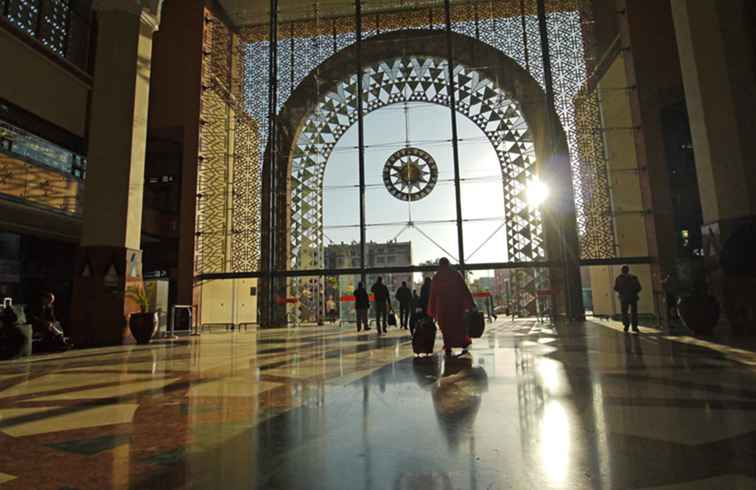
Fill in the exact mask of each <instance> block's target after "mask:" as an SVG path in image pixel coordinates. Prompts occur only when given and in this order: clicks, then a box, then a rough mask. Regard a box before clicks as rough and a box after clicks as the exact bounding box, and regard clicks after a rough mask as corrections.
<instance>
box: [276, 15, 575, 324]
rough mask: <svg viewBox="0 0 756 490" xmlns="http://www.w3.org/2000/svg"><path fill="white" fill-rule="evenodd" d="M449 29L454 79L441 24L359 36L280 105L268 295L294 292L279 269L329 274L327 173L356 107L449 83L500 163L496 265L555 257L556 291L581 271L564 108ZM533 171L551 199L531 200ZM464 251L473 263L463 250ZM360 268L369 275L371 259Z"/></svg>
mask: <svg viewBox="0 0 756 490" xmlns="http://www.w3.org/2000/svg"><path fill="white" fill-rule="evenodd" d="M450 37H451V38H452V45H453V46H454V50H453V54H452V59H453V76H452V77H451V78H450V77H449V71H450V70H449V63H448V53H447V51H446V44H445V43H442V42H438V40H439V32H438V31H424V30H412V31H397V32H393V33H390V34H385V35H379V36H375V37H373V38H370V39H369V40H367V41H364V42H363V43H362V44H361V45H360V48H361V49H360V52H359V58H358V53H357V46H356V45H353V46H350V47H347V48H345V49H343V50H341V51H340V52H338V53H337V54H336V55H335V56H333V57H331V58H330V59H328V60H327V61H326V62H324V63H323V64H322V65H320V66H319V67H318V70H317V72H316V73H312V74H311V75H309V76H308V77H306V78H305V79H304V80H303V81H302V82H301V83H300V85H299V87H298V88H297V89H296V90H295V91H294V92H293V93H292V95H291V96H290V97H289V99H288V100H287V101H286V103H285V104H284V105H283V107H282V108H281V110H280V111H279V113H278V116H277V118H276V126H277V129H278V131H277V132H276V139H275V140H274V145H275V146H274V148H275V150H274V151H273V152H271V147H270V146H269V147H268V150H267V155H268V158H266V164H267V165H268V167H267V168H266V171H264V172H263V175H264V176H265V177H267V180H266V182H265V184H264V188H265V189H268V190H271V191H272V192H268V195H270V196H271V197H272V199H270V200H269V201H267V202H264V203H263V207H264V211H263V232H264V235H266V234H267V236H264V237H263V240H262V243H263V264H264V267H266V268H267V270H268V275H267V281H266V282H265V283H264V284H265V285H264V289H265V290H266V291H267V292H268V293H269V294H268V297H269V298H270V299H271V300H273V298H287V297H288V296H290V294H289V291H288V289H287V282H286V281H285V280H283V279H282V278H281V277H280V276H281V275H280V274H278V273H280V272H284V271H287V272H291V273H294V274H295V275H296V274H302V273H304V272H308V273H309V274H310V276H315V277H317V276H318V275H321V276H322V275H325V274H327V273H328V272H329V271H327V270H326V268H325V261H324V253H323V216H322V209H323V194H322V187H323V175H324V170H325V167H326V165H327V162H328V159H329V156H330V154H331V152H332V150H333V148H334V146H335V145H336V144H337V143H338V141H339V139H340V138H341V136H342V135H343V134H344V133H345V132H346V131H347V130H348V129H349V128H350V127H351V126H352V125H354V124H355V123H358V122H359V118H360V117H364V116H365V114H369V113H370V112H372V111H376V110H380V109H381V108H384V107H387V106H389V105H392V104H397V103H406V102H426V103H431V104H439V105H443V106H450V105H452V100H451V99H452V98H451V97H450V95H451V94H452V88H453V93H454V96H455V97H454V99H455V100H454V101H453V102H454V103H453V105H454V109H455V110H456V112H457V113H458V114H459V115H461V116H462V117H465V118H468V119H469V120H470V121H472V122H473V123H474V124H475V125H477V127H478V128H479V129H480V130H481V131H482V132H483V133H484V134H485V136H486V138H487V139H488V141H489V143H490V144H491V145H492V146H493V148H494V149H495V152H496V155H497V159H498V161H499V166H500V169H501V172H502V177H503V180H502V182H503V185H504V201H505V202H504V209H505V214H506V220H507V233H506V236H507V244H506V247H507V257H508V260H507V262H508V263H507V264H498V265H503V266H507V265H509V264H512V263H517V264H520V265H525V266H534V267H536V266H539V265H540V266H546V267H550V270H551V273H550V274H548V275H549V276H550V280H551V283H552V285H551V286H550V287H551V288H552V289H557V288H559V285H560V284H561V283H562V282H563V279H562V278H563V276H564V274H565V273H567V275H569V276H571V277H573V278H574V277H575V276H576V273H577V272H576V270H568V268H569V267H568V264H567V263H566V261H565V260H564V258H565V254H567V255H571V256H573V257H576V256H577V255H578V253H577V249H578V246H577V225H576V220H575V207H574V199H573V194H572V186H571V177H570V167H569V157H568V150H567V143H566V138H565V135H564V132H563V131H562V130H561V128H560V126H559V125H558V124H556V121H558V117H557V115H556V113H554V111H550V110H548V109H547V107H548V104H547V101H546V96H545V94H544V92H543V90H542V89H541V87H540V85H539V84H538V83H537V82H536V81H535V80H534V79H533V78H532V77H531V76H530V75H529V74H528V73H527V72H526V71H525V70H523V69H522V68H521V67H520V66H519V65H518V64H517V63H515V62H514V61H513V60H511V59H510V58H508V57H507V56H505V55H504V54H502V53H501V52H500V51H498V50H496V49H494V48H492V47H490V46H488V45H485V44H483V43H480V42H479V41H476V40H475V39H471V38H469V37H466V36H463V35H458V34H451V35H450ZM434 41H435V42H434ZM358 70H361V73H362V80H361V87H362V92H361V93H360V91H359V90H358V88H357V87H358V77H357V73H358ZM360 102H361V104H362V107H361V108H360V107H359V105H360ZM452 144H455V145H456V141H452ZM536 175H539V176H540V178H541V179H542V180H543V181H545V182H546V183H547V185H548V186H549V187H550V188H551V189H552V195H551V198H550V201H549V204H548V206H547V207H546V208H544V209H535V208H533V207H532V206H529V205H528V203H527V199H526V196H525V194H526V192H527V186H528V183H529V181H531V180H532V179H533V178H534V177H535V176H536ZM456 185H457V186H458V185H459V183H458V182H457V183H456ZM457 200H459V196H457ZM361 225H362V226H363V227H364V223H361ZM363 237H364V235H363ZM363 240H364V238H363ZM461 242H462V240H460V243H461ZM460 259H461V260H460V266H461V267H463V268H465V264H464V258H463V255H460ZM356 269H359V272H360V273H361V274H362V275H363V277H364V274H365V272H366V269H367V267H366V264H365V263H364V262H363V263H361V264H360V267H358V268H356ZM407 270H412V268H411V267H409V268H407ZM352 272H355V271H354V270H353V271H352ZM277 275H278V276H279V278H276V276H277ZM538 280H542V277H541V278H539V277H537V274H534V275H533V276H532V280H531V281H530V283H531V284H530V286H528V287H530V288H532V289H535V288H536V287H537V285H536V282H537V281H538ZM314 281H316V282H317V279H315V280H314ZM309 282H310V283H312V282H313V279H312V278H311V279H309ZM560 289H561V288H560ZM315 294H317V293H315ZM272 302H273V301H271V303H272ZM278 303H279V306H281V307H280V308H275V307H274V306H273V305H272V304H271V306H270V307H269V311H271V312H273V311H278V313H275V314H273V317H271V318H270V320H271V321H272V322H275V323H279V322H280V321H281V319H282V318H285V308H284V307H283V304H282V303H283V302H280V301H279V302H278ZM263 308H264V309H265V306H263Z"/></svg>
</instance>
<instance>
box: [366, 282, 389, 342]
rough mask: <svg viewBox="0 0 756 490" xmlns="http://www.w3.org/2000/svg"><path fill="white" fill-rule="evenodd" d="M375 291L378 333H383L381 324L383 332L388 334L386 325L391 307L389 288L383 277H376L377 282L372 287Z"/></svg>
mask: <svg viewBox="0 0 756 490" xmlns="http://www.w3.org/2000/svg"><path fill="white" fill-rule="evenodd" d="M370 292H371V293H373V307H374V308H375V326H376V327H377V328H378V335H381V325H383V330H382V331H383V333H384V334H386V332H387V331H388V328H387V327H386V323H387V319H388V308H389V290H388V288H387V287H386V285H385V284H383V278H382V277H379V278H378V279H376V281H375V284H373V287H372V288H371V289H370Z"/></svg>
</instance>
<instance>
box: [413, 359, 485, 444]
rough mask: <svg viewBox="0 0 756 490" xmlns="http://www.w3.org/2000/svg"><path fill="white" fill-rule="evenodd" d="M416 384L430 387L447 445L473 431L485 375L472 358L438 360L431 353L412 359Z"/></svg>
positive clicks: (456, 441)
mask: <svg viewBox="0 0 756 490" xmlns="http://www.w3.org/2000/svg"><path fill="white" fill-rule="evenodd" d="M413 367H414V370H415V377H416V380H417V382H418V385H419V386H420V387H421V388H422V389H424V390H430V392H431V396H432V398H433V408H434V410H435V412H436V418H437V420H438V424H439V427H440V428H441V432H442V433H443V434H444V437H445V438H446V441H447V443H448V444H449V447H450V448H452V449H456V448H457V447H459V446H460V443H461V442H462V441H463V440H465V439H467V438H468V436H471V435H472V432H473V425H474V422H475V417H476V416H477V414H478V410H479V409H480V404H481V401H482V396H483V393H485V392H486V391H488V375H487V374H486V371H485V369H483V368H482V367H481V366H476V367H473V364H472V359H471V358H452V359H445V360H443V361H442V360H441V359H440V358H438V357H433V358H430V359H428V360H427V361H424V360H423V361H418V360H416V361H415V362H414V363H413Z"/></svg>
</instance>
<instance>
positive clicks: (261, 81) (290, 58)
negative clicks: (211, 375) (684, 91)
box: [195, 0, 615, 272]
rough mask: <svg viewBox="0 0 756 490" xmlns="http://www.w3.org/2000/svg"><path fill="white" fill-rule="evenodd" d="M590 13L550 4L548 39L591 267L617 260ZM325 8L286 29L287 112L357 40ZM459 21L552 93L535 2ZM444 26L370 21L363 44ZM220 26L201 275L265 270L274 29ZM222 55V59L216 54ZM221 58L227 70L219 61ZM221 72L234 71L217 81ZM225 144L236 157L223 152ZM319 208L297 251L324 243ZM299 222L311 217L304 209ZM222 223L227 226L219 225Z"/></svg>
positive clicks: (422, 18) (205, 169)
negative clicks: (264, 180)
mask: <svg viewBox="0 0 756 490" xmlns="http://www.w3.org/2000/svg"><path fill="white" fill-rule="evenodd" d="M588 4H589V2H588V1H587V0H546V7H547V27H548V40H549V49H550V52H551V66H552V74H553V81H554V92H555V109H556V112H557V114H558V116H559V120H560V123H561V124H562V127H563V128H564V130H565V134H566V136H567V143H568V147H569V152H570V164H571V167H572V175H573V190H574V196H575V204H576V209H577V221H578V232H579V238H580V254H581V258H609V257H613V256H614V253H615V252H614V246H613V243H614V240H613V231H612V230H613V223H612V216H611V209H610V203H609V192H608V182H607V179H606V165H605V161H604V154H603V149H602V138H601V132H600V129H599V128H600V126H601V124H600V118H599V114H598V106H597V105H596V98H595V96H594V95H592V94H590V93H587V92H586V89H585V85H586V81H587V79H588V74H589V72H590V70H591V69H592V64H591V61H590V60H589V59H587V58H586V53H587V52H588V50H587V46H588V44H589V43H588V40H589V39H590V37H591V36H590V26H591V15H590V11H589V10H588V9H587V8H586V5H588ZM397 7H398V5H397ZM315 8H316V5H315V6H313V9H314V10H313V11H312V12H311V15H312V18H309V19H306V20H301V21H283V22H280V23H279V25H278V42H277V45H276V50H277V58H278V65H277V73H278V76H277V87H278V92H277V107H276V109H277V110H280V109H281V107H282V106H283V104H284V103H285V102H286V101H287V99H288V98H289V96H290V95H291V94H292V92H293V91H294V90H295V88H296V87H297V85H298V84H299V83H300V82H301V81H302V80H304V79H305V78H306V77H307V76H309V75H310V74H311V73H313V72H314V71H316V70H317V67H318V65H320V64H321V63H323V62H324V61H325V60H326V59H328V58H329V57H331V56H333V55H334V54H336V53H338V52H339V51H340V50H342V49H344V48H345V47H347V46H350V45H352V44H354V42H355V41H356V35H355V32H354V26H355V19H354V17H353V16H342V17H338V16H336V17H329V18H321V17H319V16H318V13H317V11H316V10H315ZM302 15H303V16H306V15H307V12H302ZM451 20H452V29H453V31H454V32H456V33H458V34H463V35H465V36H468V37H470V38H474V39H477V40H479V41H480V42H482V43H485V44H488V45H490V46H493V47H494V48H496V49H497V50H499V51H500V52H502V53H503V54H504V55H506V56H508V57H509V58H511V59H512V60H514V61H515V62H516V63H517V64H519V65H520V66H521V67H522V68H524V69H525V70H526V71H527V72H528V73H530V74H531V76H532V77H533V78H534V79H535V80H536V81H537V82H538V83H539V84H541V85H542V86H543V85H544V68H543V66H544V63H543V57H542V53H541V47H540V34H539V29H538V19H537V15H536V2H535V0H492V1H482V2H469V3H464V4H456V5H452V8H451ZM443 22H444V17H443V8H442V7H441V6H439V5H431V6H427V7H417V8H412V9H409V10H407V9H406V7H405V10H401V11H399V10H397V11H396V12H381V13H370V14H365V15H364V16H363V19H362V25H363V38H365V39H368V38H370V37H372V36H375V35H378V34H382V33H386V32H392V31H398V30H404V29H442V28H443ZM215 24H216V22H215V21H213V20H212V18H209V19H208V22H207V25H208V29H207V31H209V33H206V43H205V44H206V53H211V54H208V55H207V58H208V60H206V64H207V65H209V66H210V67H211V69H210V72H209V73H207V72H208V70H205V71H204V72H203V85H204V90H203V110H202V113H203V123H202V126H203V127H202V131H201V134H202V138H201V144H202V146H203V149H202V155H201V159H200V166H201V169H200V174H203V173H207V174H208V175H207V176H205V177H201V178H200V180H201V181H202V183H201V184H200V185H199V187H198V194H201V199H199V200H198V201H200V202H201V204H198V215H197V216H198V218H197V219H198V226H197V233H198V244H199V245H198V247H197V254H198V257H197V260H196V261H195V263H197V264H198V269H197V272H226V271H249V272H252V271H259V270H260V269H259V259H260V250H259V231H260V230H259V226H260V205H259V203H260V191H261V189H260V182H261V179H260V169H261V168H262V165H261V164H262V159H263V154H264V149H265V145H266V144H267V135H268V127H267V125H268V103H269V100H268V91H269V81H270V77H269V73H268V53H269V41H268V26H266V25H261V26H252V27H245V28H243V29H242V30H241V32H240V34H239V35H237V34H235V33H230V32H228V31H226V34H219V35H215V34H213V33H212V32H214V31H216V30H217V31H221V30H223V29H222V27H217V26H215ZM219 49H220V50H221V51H222V52H223V53H224V54H223V55H222V56H219V55H216V54H215V51H216V50H219ZM215 58H223V59H224V60H226V61H225V62H224V63H220V62H218V61H214V59H215ZM387 61H390V60H387ZM391 62H392V63H393V62H396V60H394V61H391ZM399 62H401V59H399ZM434 63H439V62H438V61H434ZM213 66H221V67H224V68H223V69H222V70H220V71H218V70H215V69H213V68H212V67H213ZM465 69H466V70H470V68H465ZM213 70H215V71H213ZM442 71H445V70H442ZM473 71H474V70H473ZM345 82H347V83H348V82H349V81H348V80H347V81H345ZM322 95H324V94H322ZM460 110H461V108H460ZM350 117H351V116H350ZM352 122H353V121H352ZM224 135H225V137H224ZM229 135H230V137H229ZM223 141H226V142H225V143H224V142H223ZM222 145H227V148H225V150H223V149H222V148H221V147H222ZM526 153H527V152H526ZM300 156H301V155H300ZM295 157H297V155H295ZM300 171H301V167H300ZM505 175H506V174H505ZM297 178H298V179H301V178H304V180H308V185H309V184H310V183H312V182H310V180H311V179H312V178H313V177H311V176H309V175H304V176H303V175H299V176H297ZM314 178H315V179H317V178H319V177H314ZM222 181H225V182H224V184H225V185H223V186H221V182H222ZM312 198H313V197H312V196H310V197H309V199H312ZM315 198H317V197H315ZM211 201H212V202H213V203H214V204H212V205H211V204H210V202H211ZM300 202H304V201H300ZM311 204H315V205H317V204H318V203H317V202H315V203H307V206H308V209H307V211H305V213H304V214H307V213H310V214H309V215H308V216H307V220H306V221H307V223H305V224H302V229H300V230H298V231H297V230H295V231H296V233H300V235H299V236H300V239H299V240H300V242H299V243H295V247H298V248H299V250H300V251H301V250H302V246H307V247H311V246H316V245H317V243H318V238H317V233H318V231H317V229H315V235H313V234H312V233H310V232H309V231H306V230H304V228H306V227H310V226H312V225H311V224H310V223H312V224H315V223H318V222H319V216H317V211H315V213H316V214H315V215H313V214H312V210H311V208H309V206H310V205H311ZM300 206H301V204H300ZM297 212H299V213H300V215H301V213H302V212H303V208H302V209H298V210H297ZM211 216H213V217H212V218H211ZM216 220H219V222H220V223H221V224H219V225H218V224H215V223H214V222H215V221H216ZM296 233H295V236H296ZM508 246H510V244H508ZM538 247H539V244H534V250H533V251H532V252H531V253H529V254H527V255H529V256H533V257H535V256H537V254H538V253H539V251H538ZM510 257H512V258H511V259H510V260H515V258H514V257H516V255H514V256H513V255H512V254H511V253H510ZM296 260H297V258H296V257H294V262H293V263H292V264H290V266H296V265H297V264H296ZM199 264H201V265H199Z"/></svg>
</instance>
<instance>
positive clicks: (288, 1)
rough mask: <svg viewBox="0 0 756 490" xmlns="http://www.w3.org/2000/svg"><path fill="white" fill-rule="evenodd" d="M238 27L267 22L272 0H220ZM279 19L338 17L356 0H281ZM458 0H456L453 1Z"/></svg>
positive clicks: (404, 0) (385, 2)
mask: <svg viewBox="0 0 756 490" xmlns="http://www.w3.org/2000/svg"><path fill="white" fill-rule="evenodd" d="M217 1H218V3H219V4H220V5H221V7H223V9H224V10H225V11H226V13H227V14H228V16H229V17H230V19H231V22H233V23H234V25H235V26H236V27H244V26H250V25H258V24H267V23H268V22H269V17H268V13H269V12H270V2H269V1H266V0H217ZM277 3H278V20H279V21H287V20H300V19H308V18H315V17H334V16H340V15H350V14H352V13H354V9H355V3H354V1H353V0H319V1H317V2H313V1H312V0H277ZM453 3H454V2H453ZM433 4H437V5H439V6H440V5H443V1H442V0H414V1H409V0H362V9H363V12H366V13H367V12H380V11H386V10H402V9H412V8H416V7H418V6H426V7H427V6H429V5H433Z"/></svg>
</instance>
